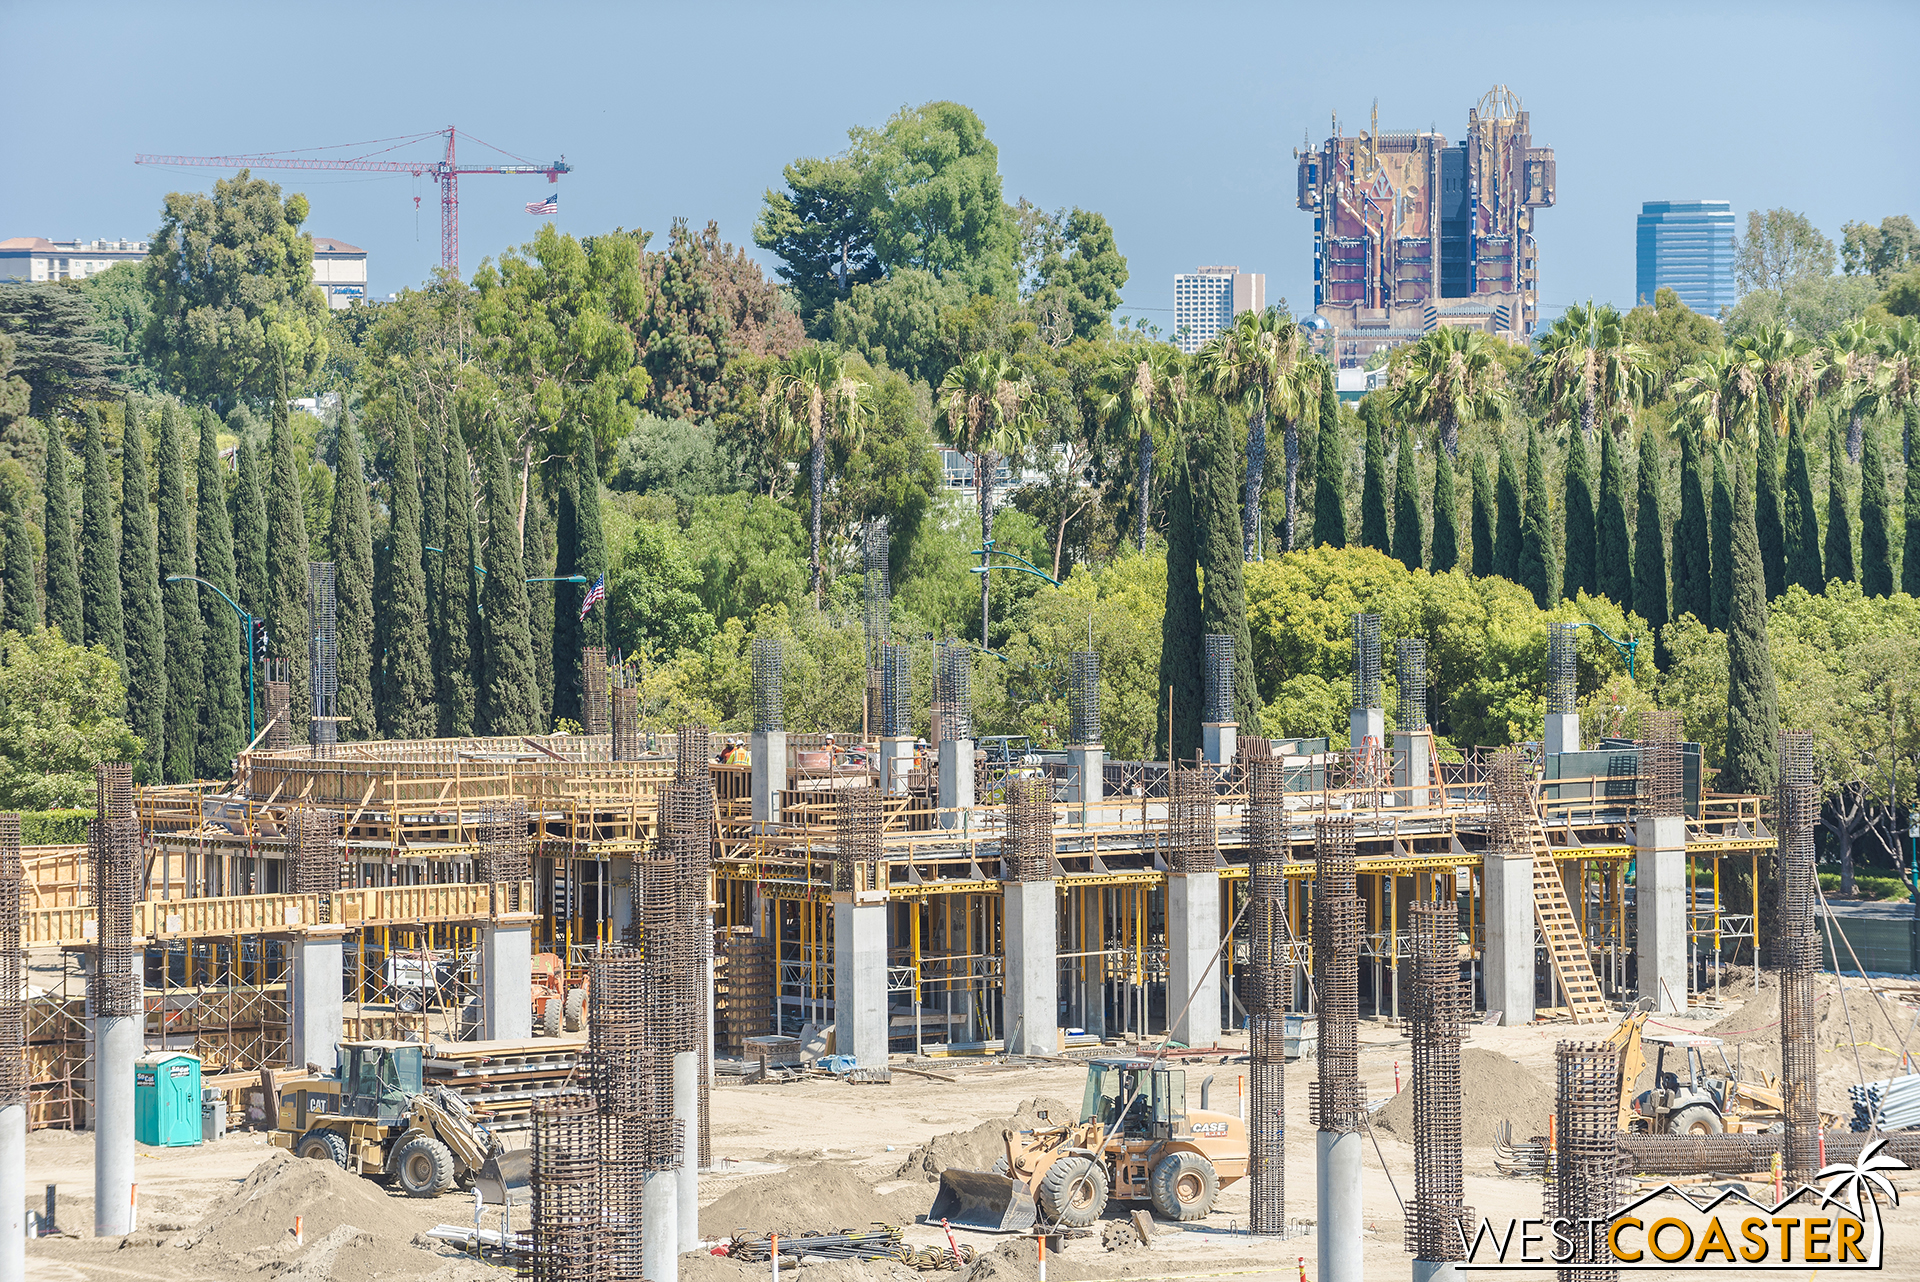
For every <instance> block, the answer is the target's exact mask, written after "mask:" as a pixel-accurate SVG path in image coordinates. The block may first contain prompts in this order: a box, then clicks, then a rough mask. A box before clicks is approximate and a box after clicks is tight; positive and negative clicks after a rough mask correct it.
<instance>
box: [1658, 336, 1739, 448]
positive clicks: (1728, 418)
mask: <svg viewBox="0 0 1920 1282" xmlns="http://www.w3.org/2000/svg"><path fill="white" fill-rule="evenodd" d="M1752 392H1753V389H1752V380H1751V378H1750V377H1749V371H1748V369H1747V366H1746V363H1745V361H1744V359H1743V358H1742V355H1741V353H1740V352H1738V351H1736V350H1735V349H1733V348H1729V347H1723V348H1721V349H1720V350H1719V351H1717V352H1708V353H1706V354H1704V355H1703V356H1701V357H1700V359H1698V360H1696V361H1693V362H1692V363H1690V364H1688V365H1686V366H1685V367H1683V368H1682V369H1681V371H1680V375H1679V377H1678V379H1676V380H1675V382H1674V388H1673V400H1674V405H1675V406H1676V407H1677V409H1678V410H1679V419H1680V422H1681V423H1682V424H1684V425H1685V426H1686V427H1688V428H1689V429H1691V430H1693V431H1695V432H1698V433H1699V434H1700V438H1701V439H1702V440H1703V441H1731V440H1732V439H1734V437H1735V435H1736V434H1737V433H1738V432H1739V431H1740V429H1741V428H1742V427H1745V428H1746V429H1747V430H1748V432H1749V434H1751V431H1752V427H1753V421H1754V408H1755V407H1754V401H1753V394H1752Z"/></svg>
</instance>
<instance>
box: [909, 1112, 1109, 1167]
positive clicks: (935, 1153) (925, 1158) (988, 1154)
mask: <svg viewBox="0 0 1920 1282" xmlns="http://www.w3.org/2000/svg"><path fill="white" fill-rule="evenodd" d="M1042 1113H1044V1114H1046V1117H1045V1118H1042V1117H1041V1114H1042ZM1078 1115H1079V1114H1078V1110H1076V1109H1074V1108H1072V1107H1071V1106H1069V1105H1066V1104H1062V1103H1061V1102H1060V1101H1059V1100H1050V1099H1030V1100H1023V1101H1022V1102H1021V1104H1020V1106H1019V1107H1018V1108H1016V1109H1015V1110H1014V1111H1013V1115H1012V1116H1011V1117H1003V1118H998V1119H996V1120H994V1121H991V1122H982V1123H980V1125H978V1126H976V1127H974V1128H973V1129H972V1130H969V1131H949V1132H948V1133H947V1134H945V1135H936V1136H934V1137H933V1138H932V1139H930V1140H928V1141H927V1142H926V1143H925V1144H922V1145H921V1146H920V1147H919V1148H916V1149H914V1150H913V1152H911V1153H909V1154H907V1160H906V1161H905V1162H903V1163H901V1165H900V1170H899V1171H898V1172H897V1173H896V1175H895V1178H897V1179H903V1180H914V1179H924V1180H927V1181H928V1182H929V1183H934V1184H937V1183H939V1182H940V1172H942V1171H944V1170H947V1169H948V1168H950V1167H951V1168H955V1169H958V1170H962V1171H987V1170H992V1169H993V1164H994V1163H995V1162H996V1161H998V1160H999V1159H1000V1158H1002V1157H1005V1156H1006V1152H1007V1150H1006V1145H1005V1144H1004V1143H1003V1142H1002V1140H1001V1132H1003V1131H1009V1130H1012V1131H1020V1130H1028V1129H1031V1128H1033V1127H1036V1126H1046V1125H1053V1126H1060V1125H1063V1124H1065V1123H1067V1122H1070V1121H1072V1120H1073V1119H1074V1118H1075V1117H1077V1116H1078Z"/></svg>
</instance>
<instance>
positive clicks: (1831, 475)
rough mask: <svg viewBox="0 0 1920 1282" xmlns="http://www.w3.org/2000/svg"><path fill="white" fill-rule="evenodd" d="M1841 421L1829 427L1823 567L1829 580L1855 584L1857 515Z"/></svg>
mask: <svg viewBox="0 0 1920 1282" xmlns="http://www.w3.org/2000/svg"><path fill="white" fill-rule="evenodd" d="M1842 448H1843V447H1842V446H1841V443H1840V428H1839V425H1838V424H1835V425H1834V426H1832V427H1830V428H1828V429H1827V548H1826V556H1825V558H1824V560H1825V562H1826V564H1825V566H1824V567H1823V568H1824V570H1825V577H1826V578H1827V579H1840V580H1842V581H1843V582H1847V583H1851V582H1853V579H1854V572H1853V518H1852V516H1851V514H1850V513H1849V512H1848V511H1847V469H1846V466H1845V462H1844V457H1843V455H1842Z"/></svg>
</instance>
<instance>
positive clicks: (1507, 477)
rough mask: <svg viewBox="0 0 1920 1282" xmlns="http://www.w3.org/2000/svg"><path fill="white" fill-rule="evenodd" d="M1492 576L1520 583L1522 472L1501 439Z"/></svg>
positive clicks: (1524, 502) (1523, 499) (1495, 486)
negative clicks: (1515, 464)
mask: <svg viewBox="0 0 1920 1282" xmlns="http://www.w3.org/2000/svg"><path fill="white" fill-rule="evenodd" d="M1494 503H1495V508H1494V524H1493V572H1494V574H1495V575H1496V576H1498V577H1500V578H1503V579H1506V580H1509V581H1510V582H1513V583H1518V582H1519V581H1520V520H1521V510H1522V508H1524V507H1525V506H1526V500H1525V498H1524V496H1523V495H1522V493H1521V490H1520V472H1519V469H1518V468H1516V467H1515V466H1514V462H1513V451H1512V450H1510V449H1508V448H1507V440H1506V437H1504V436H1502V437H1501V438H1500V473H1499V477H1498V479H1497V480H1496V481H1495V482H1494Z"/></svg>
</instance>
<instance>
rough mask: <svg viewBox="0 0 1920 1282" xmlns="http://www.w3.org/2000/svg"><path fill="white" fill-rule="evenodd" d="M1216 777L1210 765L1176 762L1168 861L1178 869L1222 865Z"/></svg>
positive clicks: (1202, 870) (1205, 869)
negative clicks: (1170, 844) (1189, 764)
mask: <svg viewBox="0 0 1920 1282" xmlns="http://www.w3.org/2000/svg"><path fill="white" fill-rule="evenodd" d="M1217 777H1218V776H1217V775H1216V773H1215V771H1214V769H1213V767H1211V766H1206V765H1201V766H1183V765H1181V764H1180V763H1179V762H1175V763H1174V765H1173V779H1172V784H1173V787H1172V794H1173V795H1172V796H1171V797H1170V798H1169V799H1168V805H1169V808H1170V810H1171V814H1170V815H1169V824H1168V827H1169V828H1170V832H1169V833H1168V836H1169V837H1170V838H1171V840H1172V846H1173V848H1172V850H1170V851H1169V852H1168V854H1169V857H1168V859H1167V864H1168V866H1169V867H1170V868H1172V869H1173V871H1175V872H1180V873H1209V872H1212V871H1213V870H1214V869H1215V868H1217V867H1219V865H1220V841H1219V831H1218V811H1219V794H1218V792H1217V790H1216V789H1215V786H1214V785H1215V781H1216V779H1217Z"/></svg>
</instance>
